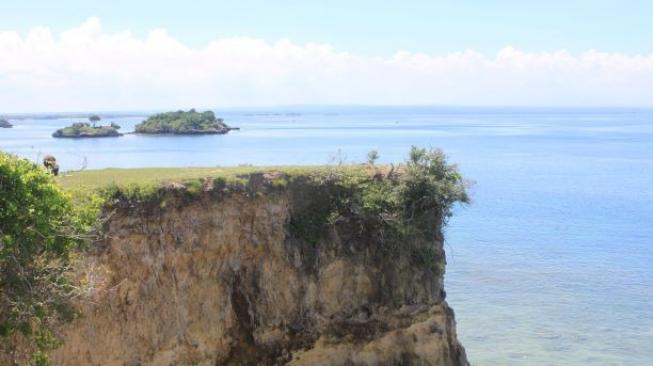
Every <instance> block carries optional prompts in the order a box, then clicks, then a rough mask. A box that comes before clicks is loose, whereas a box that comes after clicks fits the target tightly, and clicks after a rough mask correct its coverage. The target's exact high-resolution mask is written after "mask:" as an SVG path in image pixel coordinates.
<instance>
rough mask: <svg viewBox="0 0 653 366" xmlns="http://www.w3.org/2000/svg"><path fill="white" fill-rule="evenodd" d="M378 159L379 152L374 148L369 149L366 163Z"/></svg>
mask: <svg viewBox="0 0 653 366" xmlns="http://www.w3.org/2000/svg"><path fill="white" fill-rule="evenodd" d="M377 160H379V152H378V151H376V150H370V151H368V152H367V163H368V164H369V165H374V163H376V161H377Z"/></svg>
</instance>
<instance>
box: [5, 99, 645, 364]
mask: <svg viewBox="0 0 653 366" xmlns="http://www.w3.org/2000/svg"><path fill="white" fill-rule="evenodd" d="M218 114H219V115H220V116H223V117H224V118H225V120H226V122H227V123H229V124H230V125H232V126H238V127H241V130H240V131H232V132H231V133H229V134H228V135H224V136H190V137H161V136H158V137H152V136H136V135H127V136H124V137H121V138H107V139H89V140H67V139H53V138H51V137H50V134H51V133H52V132H53V131H54V130H55V129H56V128H59V127H63V126H64V125H67V124H69V123H70V122H71V121H72V120H71V119H66V120H63V119H61V120H57V119H51V120H34V119H28V120H15V121H12V122H13V123H14V124H15V127H14V128H13V129H0V148H1V149H2V150H4V151H9V152H14V153H17V154H19V155H22V156H24V157H27V158H30V159H37V158H39V157H42V156H43V155H44V154H54V155H55V156H56V157H57V158H58V159H59V161H60V163H61V165H62V169H63V170H68V169H79V168H80V167H81V166H82V162H83V160H84V158H85V159H86V161H87V164H88V168H89V169H95V168H104V167H143V166H212V165H225V166H226V165H238V164H255V165H281V164H324V163H329V162H333V161H338V160H345V161H349V162H360V161H363V160H364V159H365V155H366V153H367V151H369V150H370V149H377V150H378V151H379V152H380V155H381V161H382V162H399V161H401V160H402V159H403V158H404V156H405V155H406V152H407V151H408V148H409V147H410V145H420V146H432V147H439V148H442V149H444V150H445V152H446V153H447V154H448V155H449V156H450V160H451V161H452V162H455V163H458V164H459V166H460V169H461V170H462V172H463V173H464V174H465V175H466V176H467V177H468V178H470V179H472V180H474V181H475V184H474V186H473V187H472V190H471V192H472V197H473V203H472V204H471V205H469V206H466V207H460V208H458V209H457V210H456V216H455V217H454V218H453V219H452V220H451V222H450V225H449V227H448V228H447V230H446V231H447V232H446V237H447V243H446V246H447V252H448V270H447V277H446V286H447V293H448V299H449V302H450V304H451V305H452V306H453V308H454V309H455V310H456V314H457V319H458V331H459V336H460V339H461V340H462V342H463V344H464V345H465V346H466V348H467V351H468V355H469V358H470V359H471V361H472V363H473V364H475V365H501V366H510V365H529V366H539V365H557V366H560V365H563V366H564V365H574V366H576V365H601V366H603V365H629V366H630V365H653V190H652V189H651V187H653V111H651V110H599V109H594V110H593V109H585V110H574V109H558V110H553V109H470V108H408V107H406V108H389V107H388V108H303V109H302V108H292V109H291V108H287V109H281V108H277V109H270V110H266V109H249V110H233V109H232V110H225V111H218ZM113 120H114V121H116V122H118V123H119V124H121V125H122V126H123V130H124V131H129V130H131V129H133V125H134V124H135V123H137V122H139V121H141V120H142V118H140V117H133V118H117V119H113Z"/></svg>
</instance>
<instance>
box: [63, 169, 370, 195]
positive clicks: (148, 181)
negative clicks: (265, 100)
mask: <svg viewBox="0 0 653 366" xmlns="http://www.w3.org/2000/svg"><path fill="white" fill-rule="evenodd" d="M333 169H334V167H333V166H326V165H324V166H267V167H254V166H238V167H187V168H138V169H116V168H110V169H101V170H86V171H79V172H70V173H66V174H63V175H61V176H59V177H58V178H57V180H58V181H59V184H61V186H62V187H63V188H64V189H66V190H69V191H92V190H97V189H101V188H104V187H107V186H111V185H119V186H128V185H140V186H160V185H163V184H167V183H172V182H175V183H184V182H187V181H192V180H198V179H201V178H213V179H216V178H223V179H225V180H227V181H239V180H241V179H243V177H247V176H249V175H251V174H254V173H271V172H281V173H284V175H286V176H299V175H314V174H320V173H325V172H328V171H330V170H333ZM340 169H345V170H347V171H353V170H360V169H362V166H345V167H340Z"/></svg>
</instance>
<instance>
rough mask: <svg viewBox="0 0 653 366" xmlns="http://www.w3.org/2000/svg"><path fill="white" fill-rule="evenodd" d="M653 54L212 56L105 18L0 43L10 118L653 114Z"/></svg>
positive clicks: (241, 40)
mask: <svg viewBox="0 0 653 366" xmlns="http://www.w3.org/2000/svg"><path fill="white" fill-rule="evenodd" d="M652 95H653V54H649V55H624V54H616V53H604V52H600V51H596V50H588V51H586V52H583V53H580V54H570V53H569V52H567V51H564V50H559V51H553V52H537V53H533V52H524V51H520V50H518V49H514V48H512V47H505V48H503V49H501V50H499V51H498V52H497V53H496V54H495V55H486V54H482V53H478V52H475V51H473V50H465V51H462V52H456V53H450V54H446V55H427V54H422V53H416V52H409V51H397V52H396V53H395V54H393V55H391V56H387V57H372V56H365V55H357V54H355V53H349V52H343V51H339V50H336V49H334V47H332V46H329V45H327V44H320V43H308V44H303V45H299V44H295V43H293V42H291V41H289V40H279V41H276V42H269V41H266V40H262V39H256V38H248V37H235V38H221V39H216V40H214V41H212V42H209V43H208V44H206V45H204V46H201V47H192V46H189V45H186V44H184V43H182V42H180V41H179V40H177V39H175V38H174V37H172V36H170V35H169V34H168V33H166V31H165V30H163V29H157V30H153V31H151V32H150V33H149V34H148V35H147V37H144V38H138V37H136V36H134V35H133V34H131V33H130V32H128V31H124V32H114V33H110V32H106V31H104V30H103V29H102V26H101V23H100V21H99V20H98V19H97V18H89V19H88V20H87V21H85V22H84V23H83V24H81V25H80V26H79V27H76V28H73V29H70V30H67V31H64V32H61V33H58V34H54V33H53V32H52V31H51V30H50V29H48V28H45V27H39V28H34V29H32V30H31V31H30V32H29V33H28V34H27V35H25V36H21V35H20V34H18V33H16V32H11V31H9V32H7V31H5V32H0V96H1V97H0V112H5V113H7V112H44V111H80V110H138V109H140V110H142V109H176V108H190V107H198V108H201V107H229V106H232V107H236V106H269V105H297V104H367V105H381V104H388V105H416V104H427V105H477V106H489V105H502V106H506V105H511V106H640V107H652V106H653V98H651V96H652Z"/></svg>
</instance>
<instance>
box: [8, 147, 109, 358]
mask: <svg viewBox="0 0 653 366" xmlns="http://www.w3.org/2000/svg"><path fill="white" fill-rule="evenodd" d="M96 214H97V211H96V208H95V207H91V206H87V205H81V206H79V207H77V206H75V205H73V203H72V201H71V197H70V196H69V195H68V194H67V193H64V192H63V191H62V190H61V188H60V187H59V186H58V185H57V184H56V182H55V181H54V178H53V177H52V176H51V175H50V174H48V173H47V172H46V171H45V170H44V169H42V168H41V167H39V166H37V165H35V164H33V163H31V162H29V161H27V160H23V159H20V158H17V157H15V156H12V155H8V154H4V153H0V339H2V338H4V340H2V342H0V351H1V350H2V348H4V347H8V344H9V342H8V339H9V337H13V336H17V337H25V338H26V339H27V340H28V341H29V342H30V343H31V344H32V346H33V349H35V350H37V352H36V353H35V354H34V355H35V356H34V357H35V359H34V362H37V361H38V363H41V364H42V363H43V359H44V358H43V357H45V356H44V351H46V350H48V349H50V348H53V347H54V346H56V344H57V340H56V338H55V337H54V336H53V333H52V329H53V326H55V325H56V324H58V323H59V322H61V321H67V320H70V319H72V318H73V317H74V312H73V311H72V307H71V306H70V302H69V300H70V298H71V296H73V293H74V288H73V286H72V285H71V283H70V281H69V280H68V277H69V276H68V274H69V272H68V269H69V265H70V262H71V257H72V253H73V250H74V249H75V248H78V247H79V246H80V245H82V244H83V243H84V242H85V241H86V239H87V237H86V236H85V233H87V232H88V231H89V229H90V227H91V226H92V225H93V224H94V222H95V219H96V217H97V215H96Z"/></svg>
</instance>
